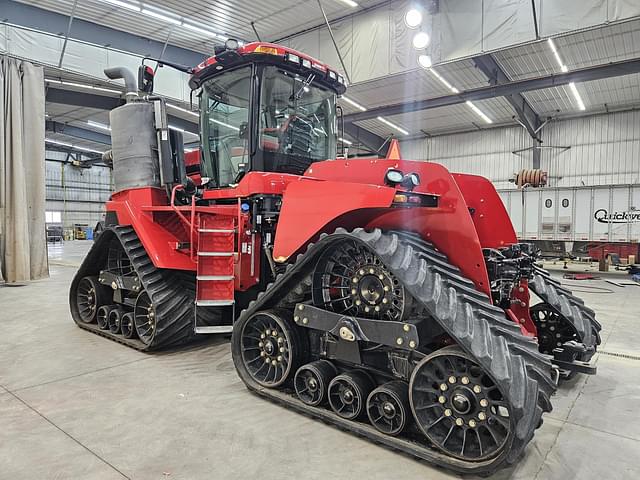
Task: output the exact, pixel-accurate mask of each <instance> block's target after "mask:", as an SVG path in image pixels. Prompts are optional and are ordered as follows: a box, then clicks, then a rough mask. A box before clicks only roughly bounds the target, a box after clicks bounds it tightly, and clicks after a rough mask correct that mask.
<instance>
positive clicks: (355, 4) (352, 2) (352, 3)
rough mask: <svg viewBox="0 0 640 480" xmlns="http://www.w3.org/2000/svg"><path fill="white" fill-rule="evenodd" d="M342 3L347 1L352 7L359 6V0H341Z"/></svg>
mask: <svg viewBox="0 0 640 480" xmlns="http://www.w3.org/2000/svg"><path fill="white" fill-rule="evenodd" d="M340 1H341V2H342V3H346V4H347V5H349V6H350V7H351V8H356V7H357V6H358V2H354V1H353V0H340Z"/></svg>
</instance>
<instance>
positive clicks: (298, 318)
mask: <svg viewBox="0 0 640 480" xmlns="http://www.w3.org/2000/svg"><path fill="white" fill-rule="evenodd" d="M293 321H294V322H296V323H298V322H299V321H300V317H299V316H298V315H295V316H294V317H293Z"/></svg>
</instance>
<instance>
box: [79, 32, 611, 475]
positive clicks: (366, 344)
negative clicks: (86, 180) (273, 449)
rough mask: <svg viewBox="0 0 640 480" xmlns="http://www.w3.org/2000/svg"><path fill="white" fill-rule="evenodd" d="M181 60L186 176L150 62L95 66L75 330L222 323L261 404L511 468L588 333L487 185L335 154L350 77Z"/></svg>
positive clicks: (226, 58)
mask: <svg viewBox="0 0 640 480" xmlns="http://www.w3.org/2000/svg"><path fill="white" fill-rule="evenodd" d="M234 43H235V44H234ZM174 67H176V68H179V67H178V66H175V65H174ZM183 70H185V71H187V72H188V73H190V74H191V79H190V86H191V88H192V90H194V91H197V95H198V98H199V103H200V130H201V148H200V151H199V152H197V153H190V154H188V158H187V162H186V163H187V168H185V158H184V154H183V145H182V140H181V136H180V135H179V134H176V133H175V132H170V131H169V129H168V125H167V115H166V111H165V107H166V105H165V104H164V101H163V100H162V99H161V98H159V97H154V96H153V95H152V93H151V92H152V86H153V71H152V70H151V69H150V68H149V67H148V66H144V64H143V66H142V67H141V69H140V71H139V73H138V79H137V81H136V79H135V78H134V76H133V74H131V73H130V72H128V71H126V70H124V69H112V70H107V71H105V73H106V74H107V75H108V76H109V77H110V78H124V79H125V83H126V85H127V92H128V94H127V103H126V104H124V105H122V106H120V107H118V108H116V109H115V110H113V111H112V112H111V127H112V159H113V175H114V181H115V190H116V191H115V193H114V194H113V195H112V196H111V199H110V201H109V202H108V203H107V207H106V210H107V214H106V225H105V229H104V231H103V232H102V234H101V235H100V237H99V238H98V240H97V241H96V243H95V244H94V246H93V248H92V249H91V251H90V252H89V254H88V256H87V258H86V259H85V260H84V262H83V264H82V266H81V267H80V269H79V271H78V273H77V275H76V277H75V278H74V280H73V282H72V285H71V291H70V303H71V311H72V314H73V318H74V320H75V321H76V323H77V324H78V326H80V327H82V328H83V329H86V330H89V331H91V332H94V333H98V334H100V335H103V336H105V337H108V338H111V339H113V340H116V341H119V342H121V343H124V344H126V345H129V346H132V347H134V348H138V349H140V350H155V349H160V348H163V347H168V346H175V345H177V344H180V343H183V342H186V341H188V340H190V339H192V338H193V337H194V336H195V335H197V334H200V333H216V332H231V330H232V338H231V341H232V355H233V361H234V363H235V366H236V369H237V371H238V374H239V375H240V377H241V379H242V380H243V382H244V383H245V384H246V385H247V386H248V388H249V389H251V390H252V391H255V392H257V393H258V394H260V395H263V396H265V397H268V398H270V399H273V400H275V401H278V402H279V403H281V404H283V405H285V406H287V407H290V408H292V409H294V410H297V411H301V412H305V413H308V414H311V415H313V416H316V417H319V418H321V419H323V420H325V421H327V422H331V423H333V424H335V425H338V426H339V427H341V428H343V429H346V430H350V431H352V432H354V433H356V434H359V435H362V436H365V437H367V438H369V439H371V440H373V441H376V442H378V443H381V444H384V445H387V446H389V447H391V448H394V449H397V450H400V451H403V452H406V453H409V454H411V455H414V456H417V457H420V458H423V459H426V460H429V461H431V462H433V463H435V464H438V465H442V466H445V467H447V468H450V469H453V470H456V471H459V472H472V473H490V472H492V471H495V470H496V469H498V468H500V467H503V466H506V465H509V464H511V463H513V462H515V461H516V459H517V458H518V457H519V456H520V454H521V453H522V452H523V449H524V448H525V446H526V445H527V443H528V442H529V441H530V440H531V438H532V436H533V434H534V430H535V429H536V428H537V427H538V426H539V425H540V424H541V416H542V414H543V412H548V411H550V410H551V403H550V397H551V395H552V393H553V392H554V390H555V388H556V383H557V380H558V377H559V376H570V375H571V374H573V373H575V372H578V371H581V372H585V373H593V372H594V369H593V368H592V367H591V366H590V365H589V363H588V361H589V360H590V358H591V357H592V355H593V354H594V352H595V349H596V345H597V344H598V343H599V334H598V332H599V330H600V325H599V324H598V323H597V322H596V320H595V318H594V312H593V311H592V310H590V309H589V308H587V307H586V306H585V305H584V303H583V302H582V301H581V300H579V299H578V298H576V297H574V296H573V295H571V293H570V292H569V291H567V290H566V289H564V288H563V287H562V286H560V284H559V283H558V282H557V281H555V280H553V279H551V278H550V276H549V275H548V274H547V273H546V272H544V271H543V270H541V269H539V268H538V267H537V266H536V265H535V264H534V259H535V255H534V252H533V251H532V250H531V248H530V247H529V246H528V245H526V244H520V243H518V241H517V238H516V235H515V233H514V230H513V227H512V225H511V222H510V220H509V217H508V216H507V213H506V211H505V209H504V207H503V204H502V202H501V200H500V198H499V196H498V194H497V192H496V190H495V189H494V187H493V186H492V185H491V183H490V182H489V181H488V180H486V179H484V178H482V177H478V176H473V175H465V174H456V173H450V172H449V171H447V169H446V168H444V167H443V166H441V165H439V164H436V163H429V162H425V161H409V160H401V159H400V156H399V151H398V144H397V143H396V142H395V141H394V142H392V143H391V147H390V149H389V153H388V154H387V155H386V158H377V157H371V158H358V159H348V158H345V157H344V156H342V157H340V158H338V157H337V147H338V141H337V139H338V126H339V124H340V114H339V109H337V108H336V99H337V97H338V96H339V95H341V94H343V93H344V91H345V85H344V81H343V79H342V76H340V75H338V74H337V72H336V71H335V70H333V69H331V68H330V67H328V66H326V65H324V64H322V63H320V62H318V61H317V60H315V59H313V58H310V57H308V56H306V55H304V54H302V53H299V52H296V51H293V50H291V49H288V48H285V47H282V46H278V45H274V44H267V43H251V44H248V45H245V46H242V47H239V46H238V45H237V43H236V42H233V41H230V42H228V43H227V45H226V46H225V47H223V48H218V49H217V50H216V52H215V56H213V57H211V58H209V59H208V60H206V61H205V62H203V63H202V64H200V65H198V66H197V67H195V68H193V69H183ZM138 91H140V92H146V95H139V94H138ZM194 159H195V161H194ZM531 290H532V291H534V292H535V293H536V294H537V295H538V296H539V297H540V299H541V300H542V302H541V303H538V304H537V305H535V306H533V307H530V305H529V294H530V291H531Z"/></svg>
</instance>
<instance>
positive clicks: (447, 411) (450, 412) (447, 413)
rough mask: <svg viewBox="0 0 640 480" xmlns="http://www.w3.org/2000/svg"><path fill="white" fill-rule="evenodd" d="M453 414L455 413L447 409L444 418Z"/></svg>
mask: <svg viewBox="0 0 640 480" xmlns="http://www.w3.org/2000/svg"><path fill="white" fill-rule="evenodd" d="M452 413H453V412H452V411H451V410H450V409H448V408H447V409H446V410H445V411H444V416H445V417H450V416H451V414H452Z"/></svg>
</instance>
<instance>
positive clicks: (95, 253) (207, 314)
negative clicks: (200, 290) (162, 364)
mask: <svg viewBox="0 0 640 480" xmlns="http://www.w3.org/2000/svg"><path fill="white" fill-rule="evenodd" d="M114 237H116V238H117V239H118V240H119V242H120V244H121V245H122V247H123V249H124V251H125V252H126V254H127V256H128V257H129V260H130V261H131V264H132V265H133V267H134V269H135V271H136V273H137V275H138V277H139V278H140V281H141V283H142V286H143V287H144V289H145V290H146V291H147V293H149V297H150V298H151V301H152V302H153V304H154V306H155V312H156V332H155V335H154V337H153V339H152V341H151V343H150V344H149V345H146V344H145V343H143V342H142V341H140V340H139V339H137V338H124V337H123V336H122V335H119V334H118V335H115V334H112V333H111V332H109V331H108V330H107V331H104V330H100V329H98V327H97V325H95V324H94V323H84V322H82V321H81V320H80V319H79V317H78V314H77V309H76V308H75V291H76V288H77V285H78V283H79V281H80V279H82V278H83V277H85V276H87V275H97V274H99V272H100V270H101V269H102V268H104V266H105V264H106V258H107V253H108V245H109V242H110V240H111V239H112V238H114ZM194 300H195V275H194V274H193V273H190V272H183V271H178V270H167V269H158V268H156V267H155V266H154V265H153V263H152V262H151V259H150V258H149V256H148V255H147V252H146V251H145V249H144V247H143V246H142V243H141V242H140V239H139V238H138V236H137V235H136V233H135V231H134V230H133V228H132V227H119V226H116V227H109V228H106V229H105V230H104V231H103V232H102V233H101V235H100V237H99V238H98V240H97V241H96V242H95V243H94V245H93V246H92V247H91V250H89V253H88V254H87V256H86V258H85V259H84V261H83V262H82V265H81V266H80V268H79V270H78V272H77V273H76V276H75V277H74V279H73V281H72V282H71V289H70V291H69V303H70V306H71V314H72V316H73V319H74V321H75V322H76V324H77V325H78V326H79V327H80V328H83V329H85V330H89V331H91V332H93V333H96V334H98V335H101V336H103V337H106V338H109V339H111V340H115V341H117V342H119V343H122V344H123V345H127V346H129V347H132V348H135V349H136V350H140V351H152V350H159V349H162V348H168V347H175V346H177V345H181V344H184V343H187V342H189V341H191V340H193V338H194V337H195V334H194V332H193V327H194V314H195V310H194V309H195V306H194ZM198 315H199V317H200V318H199V320H198V322H199V323H200V324H204V325H218V324H220V322H221V321H222V316H221V315H220V313H219V312H216V311H215V310H213V309H204V308H200V309H198Z"/></svg>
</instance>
